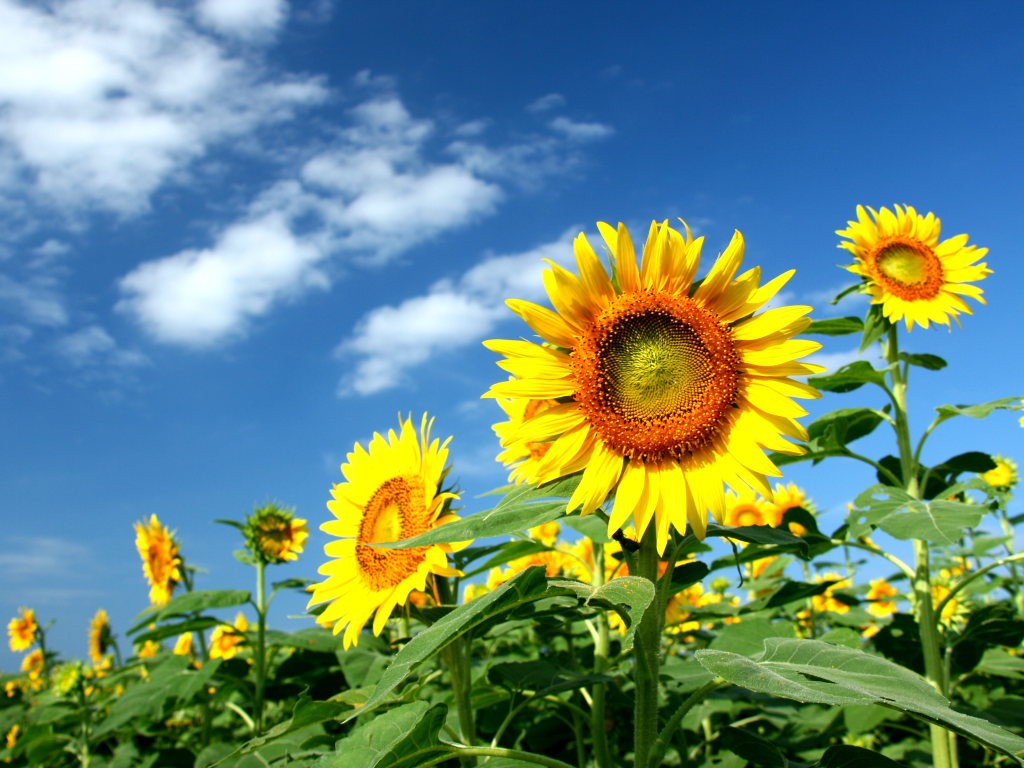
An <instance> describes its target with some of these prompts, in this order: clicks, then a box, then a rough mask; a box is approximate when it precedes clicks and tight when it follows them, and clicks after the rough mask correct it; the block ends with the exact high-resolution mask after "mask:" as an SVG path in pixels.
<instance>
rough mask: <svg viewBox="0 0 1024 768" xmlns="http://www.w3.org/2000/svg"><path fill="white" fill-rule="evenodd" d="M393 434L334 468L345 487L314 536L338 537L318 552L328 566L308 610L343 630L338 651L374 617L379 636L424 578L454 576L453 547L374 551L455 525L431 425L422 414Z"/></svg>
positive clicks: (442, 454) (337, 489) (441, 449)
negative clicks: (331, 516) (314, 607)
mask: <svg viewBox="0 0 1024 768" xmlns="http://www.w3.org/2000/svg"><path fill="white" fill-rule="evenodd" d="M399 423H400V433H398V434H396V433H395V431H394V430H390V431H389V432H388V436H387V438H384V437H382V436H381V435H380V434H379V433H377V434H374V436H373V439H372V440H370V443H369V448H368V449H364V448H363V447H362V446H361V445H359V444H358V443H356V445H355V448H354V450H353V451H352V452H351V453H349V454H348V456H347V457H346V459H347V463H345V464H343V465H342V467H341V472H342V474H343V475H344V476H345V482H343V483H339V484H337V485H335V486H334V488H332V489H331V495H332V496H333V497H334V498H333V499H331V500H330V501H328V502H327V508H328V509H329V510H330V511H331V512H332V513H333V514H334V517H335V518H336V519H334V520H329V521H328V522H326V523H324V524H323V525H322V526H320V530H322V531H324V532H325V533H328V534H330V535H331V536H336V537H338V538H337V539H336V540H333V541H329V542H328V543H327V544H326V545H324V553H325V554H326V555H327V557H328V558H331V559H330V560H328V562H326V563H325V564H324V565H322V566H320V569H319V573H321V574H322V575H324V576H326V577H327V578H326V579H325V580H324V581H322V582H320V583H319V584H316V585H314V586H313V587H312V592H313V595H312V597H311V598H310V600H309V605H310V606H312V605H316V604H318V603H325V602H326V603H327V607H326V608H325V609H324V610H323V612H322V613H321V614H320V616H318V617H317V622H318V623H319V624H321V625H323V626H331V625H333V627H334V633H335V634H338V633H339V632H341V631H342V630H345V636H344V639H343V644H344V647H345V648H349V647H350V646H352V645H355V644H356V643H358V641H359V634H360V632H362V630H363V627H364V626H365V625H366V623H367V621H369V619H370V616H371V615H373V614H375V615H374V619H373V633H374V634H375V635H379V634H380V633H381V630H382V629H383V628H384V625H385V623H386V622H387V620H388V619H389V618H390V616H391V612H392V610H393V609H394V608H395V607H396V606H399V605H404V604H405V603H406V602H407V601H408V599H409V594H410V593H411V592H412V591H413V590H424V589H426V586H427V578H428V576H430V575H431V574H436V575H438V576H456V575H460V573H459V571H457V570H455V569H453V568H451V567H449V565H448V553H449V552H451V551H452V548H453V547H452V545H431V546H426V547H412V548H409V549H385V548H381V547H375V546H374V544H377V543H385V542H392V541H400V540H402V539H408V538H411V537H413V536H416V535H417V534H420V533H424V532H426V531H429V530H431V529H432V528H436V527H437V526H439V525H443V524H444V523H448V522H451V521H452V520H456V519H458V518H457V517H456V516H455V515H453V514H450V512H449V507H450V505H451V502H452V500H453V499H456V498H458V496H457V495H456V494H454V493H451V492H449V491H443V490H441V484H442V483H443V482H444V479H445V476H446V475H447V474H448V467H447V466H446V463H447V461H448V443H449V442H451V438H450V437H449V438H448V439H447V440H445V441H444V443H441V442H440V441H439V440H437V439H433V440H432V439H431V436H430V430H431V427H432V426H433V419H429V418H428V417H427V414H423V418H422V421H421V422H420V428H419V431H418V433H417V429H416V427H415V426H414V425H413V423H412V419H411V417H410V418H406V419H404V420H403V419H401V418H399Z"/></svg>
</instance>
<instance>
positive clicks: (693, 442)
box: [569, 291, 740, 462]
mask: <svg viewBox="0 0 1024 768" xmlns="http://www.w3.org/2000/svg"><path fill="white" fill-rule="evenodd" d="M739 362H740V358H739V354H738V353H737V351H736V347H735V345H734V343H733V340H732V335H731V333H730V331H729V328H728V327H727V326H725V325H724V324H723V323H721V322H720V321H719V319H718V316H717V315H715V314H714V313H713V312H710V311H708V310H707V309H705V308H704V307H702V306H700V305H699V304H698V303H697V302H695V301H694V300H693V299H691V298H689V297H686V296H677V295H674V294H668V293H657V292H653V291H644V292H640V293H627V294H623V295H622V296H619V297H618V298H617V299H616V300H615V301H613V302H612V303H610V304H609V305H608V306H607V307H605V309H604V310H603V311H602V312H601V314H600V315H598V317H597V318H596V320H595V321H594V323H593V324H592V325H591V327H590V328H589V329H587V331H586V333H584V334H583V335H582V336H581V337H580V340H579V342H578V343H577V345H576V348H575V349H574V350H573V353H572V356H571V358H570V361H569V365H570V368H571V370H572V372H573V374H574V376H575V381H576V387H577V389H576V392H575V393H574V398H575V400H576V401H577V402H578V403H579V405H580V408H581V409H582V410H583V412H584V413H585V414H586V416H587V418H588V421H589V422H590V424H591V426H592V427H593V428H594V430H595V431H596V432H597V434H598V435H599V436H600V437H601V439H602V440H604V442H605V443H606V444H607V445H608V446H610V447H611V448H613V449H614V450H616V451H618V452H619V453H621V454H622V455H624V456H628V457H629V458H630V459H638V460H641V461H645V462H658V461H662V460H664V459H668V458H672V459H677V460H678V459H684V458H686V457H688V456H690V455H692V454H693V453H695V452H697V451H699V450H700V449H702V448H704V447H705V446H707V445H708V444H709V443H711V442H712V441H713V440H714V439H715V438H716V437H717V436H718V435H720V434H721V432H722V430H723V428H724V427H725V426H726V425H727V424H728V423H729V421H730V413H731V410H732V406H733V404H734V403H735V402H736V399H737V395H738V393H739V373H738V371H737V368H738V366H739Z"/></svg>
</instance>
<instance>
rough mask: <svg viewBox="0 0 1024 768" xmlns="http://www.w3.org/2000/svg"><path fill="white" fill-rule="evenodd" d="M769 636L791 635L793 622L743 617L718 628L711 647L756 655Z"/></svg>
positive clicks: (744, 654)
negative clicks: (736, 621)
mask: <svg viewBox="0 0 1024 768" xmlns="http://www.w3.org/2000/svg"><path fill="white" fill-rule="evenodd" d="M769 637H787V638H791V637H793V624H792V623H791V622H788V621H769V620H768V619H764V618H753V619H744V620H743V621H742V622H740V623H738V624H725V625H723V626H722V627H721V628H720V629H719V630H718V634H717V635H716V636H715V639H714V640H712V641H711V647H712V648H714V649H715V650H717V651H729V652H730V653H738V654H740V655H741V656H756V655H757V654H759V653H760V652H761V651H762V650H763V648H764V641H765V640H766V639H767V638H769Z"/></svg>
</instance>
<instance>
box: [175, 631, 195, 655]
mask: <svg viewBox="0 0 1024 768" xmlns="http://www.w3.org/2000/svg"><path fill="white" fill-rule="evenodd" d="M171 652H172V653H173V654H174V655H175V656H191V655H192V633H191V632H185V633H184V634H181V635H178V639H177V640H175V641H174V648H173V650H172V651H171Z"/></svg>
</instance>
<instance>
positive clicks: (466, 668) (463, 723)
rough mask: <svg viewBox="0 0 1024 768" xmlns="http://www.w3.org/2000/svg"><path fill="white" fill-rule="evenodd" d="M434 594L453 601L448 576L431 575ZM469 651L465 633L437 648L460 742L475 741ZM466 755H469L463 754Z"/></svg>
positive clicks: (454, 600) (470, 640)
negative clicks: (448, 681)
mask: <svg viewBox="0 0 1024 768" xmlns="http://www.w3.org/2000/svg"><path fill="white" fill-rule="evenodd" d="M433 578H434V585H435V587H436V589H437V597H438V598H439V602H440V604H442V605H449V604H455V602H456V598H455V596H454V595H453V590H452V587H451V584H450V583H449V582H448V579H445V578H442V577H440V576H434V577H433ZM471 651H472V639H471V638H470V637H468V636H463V637H459V638H456V639H455V640H453V641H452V642H450V643H448V645H446V646H445V647H444V648H443V649H442V650H441V659H442V661H443V662H444V664H445V665H446V666H447V667H448V673H449V674H450V675H451V677H452V695H453V696H454V697H455V709H456V711H457V713H458V716H459V731H460V733H459V736H460V737H461V738H462V743H463V744H468V745H472V744H473V743H474V742H475V741H476V722H475V721H474V717H473V700H472V690H473V679H472V667H471V664H470V658H469V654H470V652H471ZM467 759H469V758H467Z"/></svg>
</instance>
